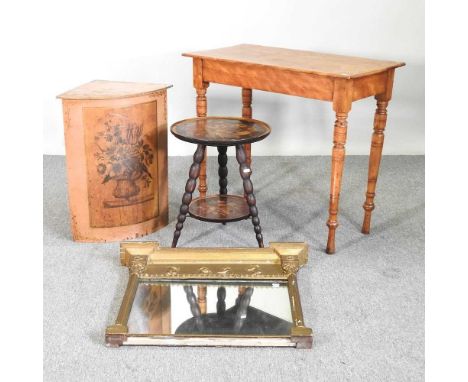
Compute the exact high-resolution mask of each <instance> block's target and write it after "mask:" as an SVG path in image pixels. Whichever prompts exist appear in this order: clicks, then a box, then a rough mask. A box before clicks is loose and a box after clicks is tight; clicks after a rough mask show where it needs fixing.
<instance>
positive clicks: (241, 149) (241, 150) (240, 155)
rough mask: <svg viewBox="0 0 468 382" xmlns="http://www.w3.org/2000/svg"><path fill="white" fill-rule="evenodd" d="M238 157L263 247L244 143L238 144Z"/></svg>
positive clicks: (248, 202) (245, 189) (260, 245)
mask: <svg viewBox="0 0 468 382" xmlns="http://www.w3.org/2000/svg"><path fill="white" fill-rule="evenodd" d="M236 158H237V162H238V163H239V172H240V176H241V178H242V181H243V184H244V194H245V195H246V197H245V198H246V200H247V204H248V205H249V210H250V216H251V218H252V224H253V226H254V231H255V237H256V238H257V242H258V246H259V247H260V248H263V236H262V227H261V226H260V219H259V217H258V210H257V205H256V204H257V201H256V199H255V195H254V192H253V191H254V190H253V184H252V181H251V180H250V174H251V173H252V171H251V170H250V167H249V165H248V164H247V157H246V155H245V150H244V145H236Z"/></svg>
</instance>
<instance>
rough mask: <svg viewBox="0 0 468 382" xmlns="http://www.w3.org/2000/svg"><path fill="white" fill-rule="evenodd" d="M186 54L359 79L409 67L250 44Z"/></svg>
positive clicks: (400, 64)
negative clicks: (392, 69)
mask: <svg viewBox="0 0 468 382" xmlns="http://www.w3.org/2000/svg"><path fill="white" fill-rule="evenodd" d="M182 55H183V56H186V57H194V58H201V59H208V60H215V61H229V62H234V63H243V64H255V65H262V66H269V67H274V68H277V69H283V70H292V71H297V72H303V73H313V74H317V75H322V76H330V77H339V78H358V77H363V76H368V75H371V74H375V73H379V72H383V71H385V70H387V69H391V68H397V67H399V66H403V65H405V63H404V62H396V61H382V60H372V59H369V58H362V57H351V56H340V55H337V54H326V53H317V52H310V51H305V50H293V49H284V48H273V47H269V46H261V45H249V44H241V45H235V46H230V47H226V48H220V49H212V50H204V51H200V52H190V53H183V54H182Z"/></svg>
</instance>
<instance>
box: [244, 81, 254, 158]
mask: <svg viewBox="0 0 468 382" xmlns="http://www.w3.org/2000/svg"><path fill="white" fill-rule="evenodd" d="M242 117H244V118H252V89H245V88H242ZM244 150H245V153H246V155H247V164H248V165H249V166H250V165H251V164H252V154H251V153H252V149H251V145H250V143H247V144H245V145H244Z"/></svg>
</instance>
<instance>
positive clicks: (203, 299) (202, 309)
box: [197, 285, 206, 314]
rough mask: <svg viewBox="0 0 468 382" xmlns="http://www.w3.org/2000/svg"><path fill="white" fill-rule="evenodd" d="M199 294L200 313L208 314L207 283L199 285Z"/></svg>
mask: <svg viewBox="0 0 468 382" xmlns="http://www.w3.org/2000/svg"><path fill="white" fill-rule="evenodd" d="M197 294H198V306H199V307H200V313H201V314H206V285H198V286H197Z"/></svg>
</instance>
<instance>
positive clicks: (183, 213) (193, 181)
mask: <svg viewBox="0 0 468 382" xmlns="http://www.w3.org/2000/svg"><path fill="white" fill-rule="evenodd" d="M204 154H205V146H204V145H198V146H197V150H196V151H195V154H193V164H192V166H191V167H190V171H189V179H188V180H187V183H186V185H185V193H184V196H183V197H182V205H181V206H180V211H179V216H177V224H176V229H175V232H174V238H173V239H172V248H175V247H176V246H177V241H178V240H179V237H180V232H181V231H182V228H184V221H185V218H186V217H187V213H188V210H189V205H190V202H191V201H192V194H193V191H195V187H196V186H197V178H198V176H199V175H200V164H201V162H202V160H203V157H204Z"/></svg>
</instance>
